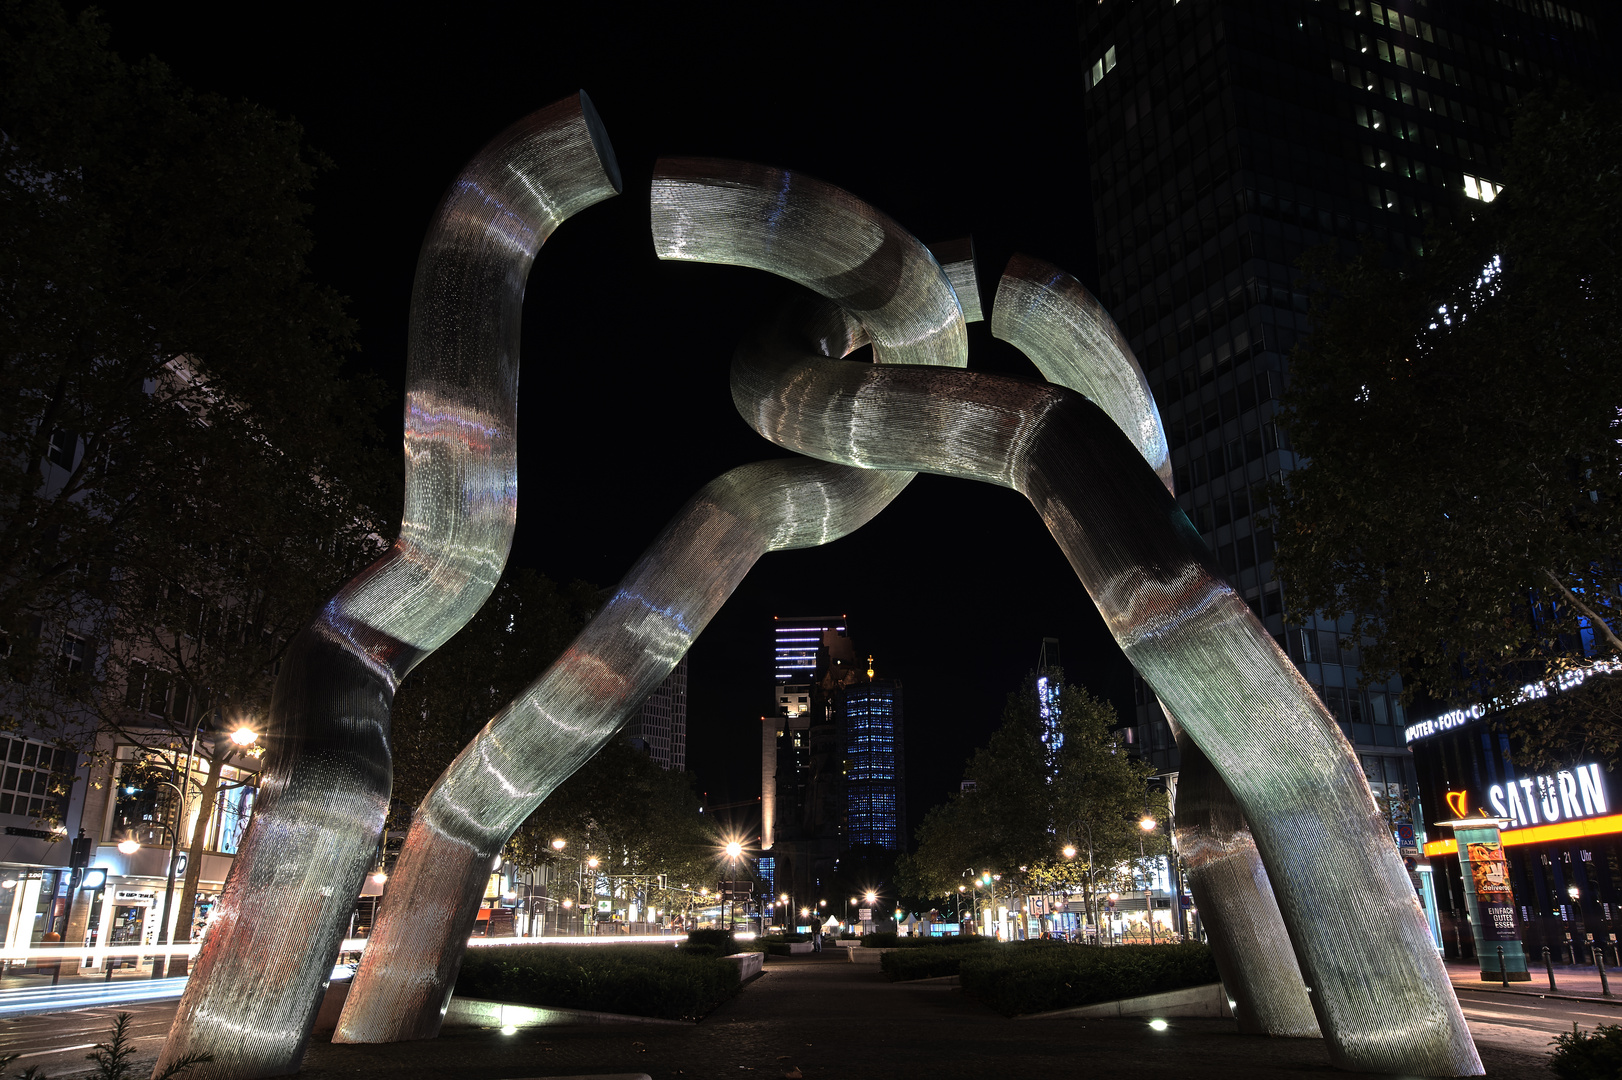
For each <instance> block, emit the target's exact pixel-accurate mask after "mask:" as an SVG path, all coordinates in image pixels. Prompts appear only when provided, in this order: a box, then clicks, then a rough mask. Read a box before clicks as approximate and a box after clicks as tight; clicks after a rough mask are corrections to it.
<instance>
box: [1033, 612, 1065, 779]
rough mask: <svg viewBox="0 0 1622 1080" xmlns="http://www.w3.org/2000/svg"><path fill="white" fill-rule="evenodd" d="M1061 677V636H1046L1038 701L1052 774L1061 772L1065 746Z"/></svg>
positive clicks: (1038, 677) (1038, 676)
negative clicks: (1060, 701)
mask: <svg viewBox="0 0 1622 1080" xmlns="http://www.w3.org/2000/svg"><path fill="white" fill-rule="evenodd" d="M1062 679H1063V671H1062V668H1061V666H1060V660H1059V639H1058V638H1050V637H1049V638H1043V639H1042V651H1041V652H1040V653H1039V654H1038V655H1037V660H1036V704H1037V708H1038V710H1039V711H1040V712H1041V715H1042V747H1043V756H1044V758H1045V759H1046V761H1047V766H1048V775H1049V776H1052V775H1054V774H1055V773H1056V772H1057V771H1058V764H1059V749H1060V748H1061V747H1062V746H1064V732H1063V731H1061V730H1060V720H1061V719H1062V718H1063V713H1062V712H1061V711H1060V709H1059V699H1060V697H1062V696H1063V694H1064V683H1063V681H1062Z"/></svg>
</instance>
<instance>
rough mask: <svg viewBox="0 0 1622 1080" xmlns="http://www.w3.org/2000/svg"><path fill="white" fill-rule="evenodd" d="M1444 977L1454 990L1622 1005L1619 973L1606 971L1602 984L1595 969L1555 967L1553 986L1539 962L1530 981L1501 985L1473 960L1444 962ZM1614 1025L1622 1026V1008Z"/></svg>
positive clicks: (1544, 968)
mask: <svg viewBox="0 0 1622 1080" xmlns="http://www.w3.org/2000/svg"><path fill="white" fill-rule="evenodd" d="M1445 963H1446V964H1447V974H1448V977H1449V978H1450V979H1452V980H1453V986H1454V987H1455V988H1456V989H1465V990H1483V991H1493V992H1498V993H1507V994H1523V995H1528V996H1531V997H1540V998H1553V999H1557V1000H1560V999H1563V1000H1569V1001H1589V1002H1592V1003H1594V1004H1596V1005H1604V1004H1615V1005H1617V1006H1622V971H1618V970H1614V969H1609V968H1608V969H1606V972H1605V976H1606V977H1605V980H1604V981H1603V982H1602V981H1601V979H1600V976H1599V971H1598V970H1597V969H1596V968H1592V967H1587V966H1583V965H1579V966H1576V967H1573V966H1572V965H1570V964H1555V965H1554V987H1553V988H1552V989H1551V988H1550V986H1549V972H1548V969H1547V968H1546V967H1544V965H1543V964H1542V962H1534V963H1533V965H1532V981H1531V982H1512V983H1510V984H1509V985H1508V986H1504V985H1503V984H1502V983H1500V982H1499V981H1498V980H1497V979H1486V980H1484V979H1482V977H1481V968H1480V967H1478V966H1477V965H1476V963H1475V961H1473V960H1472V961H1468V962H1461V961H1458V960H1448V961H1445ZM1612 1022H1613V1023H1622V1009H1619V1010H1618V1013H1617V1019H1616V1020H1615V1021H1612Z"/></svg>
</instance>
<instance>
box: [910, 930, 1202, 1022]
mask: <svg viewBox="0 0 1622 1080" xmlns="http://www.w3.org/2000/svg"><path fill="white" fill-rule="evenodd" d="M887 955H896V954H887ZM926 955H927V954H926ZM958 976H959V977H960V979H961V980H962V984H963V989H964V990H966V991H968V992H969V993H971V994H973V995H974V996H975V997H977V998H979V999H980V1000H981V1001H983V1002H985V1003H986V1004H987V1005H989V1006H991V1007H992V1008H993V1009H996V1010H997V1011H998V1012H1000V1013H1002V1014H1003V1015H1004V1016H1017V1015H1020V1014H1023V1013H1039V1012H1048V1011H1049V1010H1051V1009H1068V1008H1071V1007H1073V1006H1076V1005H1091V1004H1092V1003H1093V1002H1097V1001H1116V1000H1119V999H1120V998H1129V997H1138V996H1140V995H1142V994H1158V993H1163V992H1165V991H1167V990H1181V989H1184V988H1185V987H1190V986H1203V985H1206V984H1208V983H1214V982H1217V981H1219V976H1218V975H1217V970H1216V961H1214V960H1213V959H1212V958H1211V950H1210V949H1209V948H1207V947H1206V946H1204V945H1199V944H1195V943H1189V944H1184V945H1117V946H1112V947H1109V948H1099V947H1096V946H1086V945H1067V944H1065V943H1063V942H1026V943H1024V944H1022V945H1016V946H1004V947H1002V948H998V949H989V950H985V949H983V950H981V951H980V952H979V953H976V954H973V955H966V956H964V957H963V959H962V961H961V963H960V967H959V970H958ZM913 977H914V978H917V977H918V976H913Z"/></svg>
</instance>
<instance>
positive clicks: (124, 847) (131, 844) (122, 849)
mask: <svg viewBox="0 0 1622 1080" xmlns="http://www.w3.org/2000/svg"><path fill="white" fill-rule="evenodd" d="M140 850H141V842H140V841H139V840H137V839H135V837H133V836H131V837H127V838H126V839H123V840H120V841H119V842H118V851H119V854H121V855H134V854H135V853H136V852H137V851H140Z"/></svg>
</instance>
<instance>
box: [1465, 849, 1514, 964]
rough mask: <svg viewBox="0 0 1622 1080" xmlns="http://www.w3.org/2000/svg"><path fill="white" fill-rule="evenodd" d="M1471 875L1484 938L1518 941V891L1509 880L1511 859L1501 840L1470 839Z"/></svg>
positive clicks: (1487, 939) (1488, 939)
mask: <svg viewBox="0 0 1622 1080" xmlns="http://www.w3.org/2000/svg"><path fill="white" fill-rule="evenodd" d="M1466 849H1467V851H1468V854H1469V860H1470V879H1471V882H1472V884H1473V885H1474V887H1475V893H1476V906H1477V908H1478V909H1479V910H1480V912H1481V929H1480V932H1481V937H1482V939H1483V940H1485V941H1519V940H1520V937H1519V935H1518V934H1517V933H1516V928H1515V895H1514V892H1513V891H1512V890H1511V888H1510V884H1509V862H1508V860H1507V859H1506V858H1505V857H1504V845H1503V843H1502V842H1501V841H1499V840H1472V841H1467V843H1466Z"/></svg>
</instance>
